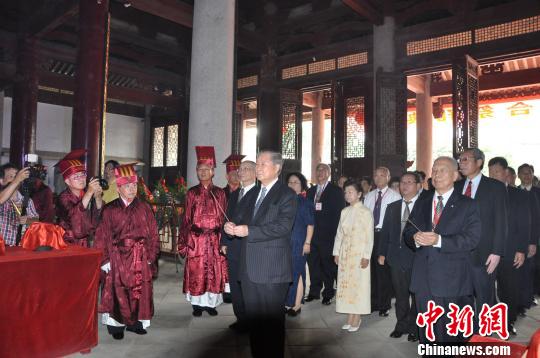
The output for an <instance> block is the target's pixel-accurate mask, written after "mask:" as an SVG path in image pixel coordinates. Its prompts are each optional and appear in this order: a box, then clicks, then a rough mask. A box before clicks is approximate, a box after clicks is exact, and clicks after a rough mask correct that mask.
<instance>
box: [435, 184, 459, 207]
mask: <svg viewBox="0 0 540 358" xmlns="http://www.w3.org/2000/svg"><path fill="white" fill-rule="evenodd" d="M453 192H454V188H451V189H450V190H448V191H447V192H446V193H444V194H443V195H442V197H443V203H444V204H445V205H446V202H447V201H448V198H450V195H452V193H453ZM439 195H441V194H439V193H438V192H437V190H435V193H434V194H433V200H434V201H435V202H437V201H438V200H439V198H437V197H438V196H439Z"/></svg>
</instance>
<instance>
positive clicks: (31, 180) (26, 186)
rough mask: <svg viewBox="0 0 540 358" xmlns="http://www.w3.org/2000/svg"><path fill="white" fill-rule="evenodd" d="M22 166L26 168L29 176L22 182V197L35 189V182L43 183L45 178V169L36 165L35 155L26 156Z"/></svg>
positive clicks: (36, 157) (40, 165)
mask: <svg viewBox="0 0 540 358" xmlns="http://www.w3.org/2000/svg"><path fill="white" fill-rule="evenodd" d="M24 166H25V167H28V170H29V173H30V176H29V177H28V178H27V179H25V180H24V181H23V182H22V185H21V193H22V194H23V196H24V195H25V194H27V193H28V194H29V193H30V192H31V191H32V190H33V189H34V188H35V186H36V181H37V180H41V181H45V179H46V178H47V167H46V166H44V165H42V164H39V163H38V156H37V154H26V155H25V156H24Z"/></svg>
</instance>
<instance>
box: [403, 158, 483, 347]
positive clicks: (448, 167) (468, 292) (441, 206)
mask: <svg viewBox="0 0 540 358" xmlns="http://www.w3.org/2000/svg"><path fill="white" fill-rule="evenodd" d="M457 178H458V164H457V162H456V161H455V160H454V159H453V158H451V157H439V158H437V159H436V160H435V162H434V163H433V170H432V179H433V180H432V182H433V186H434V187H435V191H434V194H433V196H432V198H431V199H430V200H424V201H422V202H418V203H416V205H415V206H414V210H413V211H412V213H411V215H410V217H409V221H410V222H408V223H407V226H406V227H405V229H404V232H403V238H404V240H405V242H406V243H407V244H408V245H409V246H410V247H413V248H416V252H415V257H414V263H413V269H412V276H411V287H410V289H411V292H413V293H414V295H415V300H416V308H417V309H418V312H419V313H425V312H426V311H427V307H428V302H429V301H430V300H432V301H434V302H435V304H437V305H439V306H442V307H443V308H444V310H445V312H446V313H447V312H449V311H450V309H449V305H450V303H454V304H456V305H458V306H459V307H460V308H463V307H464V306H465V305H468V304H470V305H472V304H473V298H472V294H473V280H472V272H471V271H472V261H471V252H473V250H474V249H475V248H476V247H477V246H478V244H479V242H480V235H481V231H482V226H481V223H480V213H479V210H478V204H477V202H475V201H473V200H471V199H469V198H467V197H465V196H463V195H461V194H460V193H459V191H457V190H455V189H454V181H455V180H456V179H457ZM412 223H414V225H413V224H412ZM448 323H449V319H448V316H447V315H446V314H444V315H442V316H441V317H440V318H439V319H438V320H437V322H436V323H435V325H434V327H433V328H434V333H435V340H436V341H437V342H456V341H462V340H463V337H462V336H460V335H458V336H450V335H449V334H448V333H447V330H446V324H448ZM425 332H426V330H425V327H424V328H422V329H421V330H420V341H421V342H423V343H426V342H427V339H426V333H425Z"/></svg>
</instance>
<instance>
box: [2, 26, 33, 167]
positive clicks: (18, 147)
mask: <svg viewBox="0 0 540 358" xmlns="http://www.w3.org/2000/svg"><path fill="white" fill-rule="evenodd" d="M36 61H37V55H36V40H35V39H34V38H32V37H29V36H26V35H25V34H20V35H19V36H18V40H17V69H16V75H15V81H14V84H13V103H12V112H11V137H10V146H9V147H10V152H9V161H10V162H11V163H13V164H16V165H19V166H22V165H23V164H24V163H23V158H24V155H25V154H28V153H35V152H36V115H37V94H38V76H37V64H36Z"/></svg>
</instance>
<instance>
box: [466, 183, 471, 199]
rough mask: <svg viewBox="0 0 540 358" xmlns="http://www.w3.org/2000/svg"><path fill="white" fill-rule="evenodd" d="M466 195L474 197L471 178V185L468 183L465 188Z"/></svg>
mask: <svg viewBox="0 0 540 358" xmlns="http://www.w3.org/2000/svg"><path fill="white" fill-rule="evenodd" d="M465 196H468V197H469V198H472V181H471V180H469V185H467V189H466V190H465Z"/></svg>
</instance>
